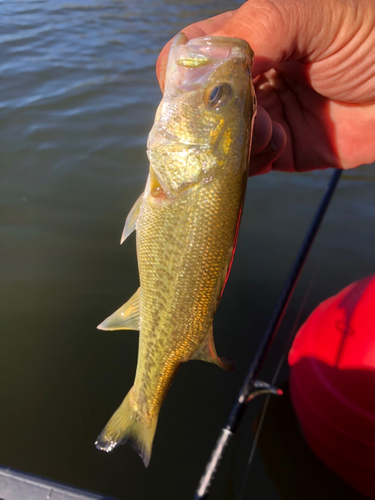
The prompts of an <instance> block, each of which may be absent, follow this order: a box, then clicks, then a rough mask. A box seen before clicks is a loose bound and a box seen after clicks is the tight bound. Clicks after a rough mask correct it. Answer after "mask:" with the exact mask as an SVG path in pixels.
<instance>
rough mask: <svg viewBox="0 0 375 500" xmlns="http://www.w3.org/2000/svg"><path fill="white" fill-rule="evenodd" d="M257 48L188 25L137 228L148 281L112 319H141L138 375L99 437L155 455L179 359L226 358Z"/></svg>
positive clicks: (154, 141) (176, 53)
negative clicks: (222, 324) (218, 344)
mask: <svg viewBox="0 0 375 500" xmlns="http://www.w3.org/2000/svg"><path fill="white" fill-rule="evenodd" d="M253 56H254V55H253V51H252V49H251V48H250V46H249V44H248V43H247V42H246V41H244V40H242V39H237V38H226V37H210V36H206V37H201V38H195V39H192V40H190V41H189V40H188V39H187V37H186V36H185V35H184V34H183V33H180V34H179V35H177V36H176V37H175V38H174V40H173V42H172V45H171V48H170V53H169V57H168V62H167V68H166V85H165V91H164V95H163V98H162V100H161V103H160V105H159V107H158V109H157V111H156V115H155V121H154V124H153V126H152V129H151V131H150V134H149V137H148V141H147V155H148V158H149V163H150V170H149V175H148V178H147V183H146V188H145V190H144V192H143V193H142V195H141V196H140V197H139V198H138V200H137V201H136V203H135V205H134V206H133V208H132V209H131V211H130V213H129V215H128V217H127V219H126V222H125V227H124V230H123V234H122V238H121V243H123V242H124V241H125V240H126V238H127V237H128V236H129V235H130V234H131V233H132V232H133V231H134V230H135V231H136V248H137V260H138V269H139V279H140V287H139V289H138V290H137V291H136V292H135V294H134V295H133V296H132V297H131V298H130V299H129V300H128V301H127V302H126V303H125V304H124V305H123V306H122V307H120V308H119V309H118V310H117V311H116V312H114V313H113V314H112V315H111V316H109V317H108V318H107V319H106V320H104V321H103V322H102V323H101V324H100V325H99V326H98V328H99V329H101V330H139V332H140V337H139V350H138V361H137V369H136V375H135V380H134V385H133V386H132V388H131V389H130V391H129V392H128V394H127V396H126V397H125V399H124V400H123V402H122V403H121V405H120V407H119V408H118V409H117V410H116V411H115V413H114V414H113V416H112V417H111V419H110V420H109V421H108V423H107V425H106V426H105V427H104V429H103V431H102V432H101V434H100V435H99V436H98V438H97V441H96V443H95V444H96V447H97V448H98V449H100V450H104V451H107V452H108V451H111V450H112V449H113V448H115V447H116V446H117V445H118V444H125V443H126V442H129V444H130V445H132V447H133V448H134V449H135V450H136V451H137V453H138V454H139V455H140V457H141V458H142V460H143V462H144V465H145V466H146V467H147V466H148V465H149V462H150V458H151V451H152V443H153V439H154V435H155V430H156V425H157V421H158V416H159V411H160V408H161V405H162V403H163V400H164V398H165V396H166V394H167V391H168V389H169V387H170V385H171V383H172V380H173V378H174V376H175V374H176V372H177V370H178V368H179V366H180V365H181V364H182V363H183V362H186V361H189V360H194V359H197V360H203V361H208V362H211V363H215V364H216V365H218V366H219V367H221V368H224V369H226V370H231V369H233V361H232V360H230V359H227V358H219V357H218V355H217V352H216V349H215V345H214V340H213V326H212V324H213V319H214V315H215V311H216V309H217V307H218V304H219V301H220V298H221V295H222V292H223V289H224V286H225V283H226V281H227V278H228V275H229V271H230V267H231V264H232V260H233V256H234V251H235V247H236V242H237V235H238V229H239V223H240V219H241V213H242V208H243V203H244V196H245V189H246V183H247V177H248V166H249V157H250V147H251V137H252V127H253V121H254V117H255V114H256V98H255V92H254V87H253V82H252V77H251V67H252V63H253Z"/></svg>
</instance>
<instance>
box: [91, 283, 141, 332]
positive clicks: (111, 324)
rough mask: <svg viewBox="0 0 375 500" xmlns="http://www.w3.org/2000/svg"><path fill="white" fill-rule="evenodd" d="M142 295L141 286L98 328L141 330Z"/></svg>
mask: <svg viewBox="0 0 375 500" xmlns="http://www.w3.org/2000/svg"><path fill="white" fill-rule="evenodd" d="M140 296H141V288H140V287H139V288H138V290H137V291H136V292H135V294H134V295H133V296H132V297H131V298H130V299H129V300H128V301H127V302H126V303H125V304H124V305H123V306H121V307H120V309H117V311H115V312H114V313H113V314H112V315H111V316H108V318H107V319H105V320H104V321H103V322H102V323H100V325H99V326H97V328H98V330H110V331H112V330H139V321H140V312H139V311H140Z"/></svg>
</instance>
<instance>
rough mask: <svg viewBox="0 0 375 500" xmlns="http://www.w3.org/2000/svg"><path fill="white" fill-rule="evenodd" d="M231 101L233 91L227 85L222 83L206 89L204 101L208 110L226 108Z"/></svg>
mask: <svg viewBox="0 0 375 500" xmlns="http://www.w3.org/2000/svg"><path fill="white" fill-rule="evenodd" d="M232 99H233V90H232V87H231V86H230V85H229V83H222V84H220V85H215V86H214V87H209V88H208V89H206V92H205V96H204V101H205V104H206V106H208V107H209V108H214V109H218V108H221V107H222V106H226V105H227V104H229V103H230V102H231V101H232Z"/></svg>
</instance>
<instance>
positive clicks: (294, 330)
mask: <svg viewBox="0 0 375 500" xmlns="http://www.w3.org/2000/svg"><path fill="white" fill-rule="evenodd" d="M321 261H322V258H320V259H319V260H318V263H317V265H316V266H315V271H314V274H313V276H312V278H311V280H310V283H309V286H308V288H307V291H306V293H305V296H304V298H303V301H302V304H301V307H300V308H299V311H298V313H297V316H296V319H295V320H294V323H293V326H292V329H291V331H290V334H289V337H288V340H287V342H286V345H285V349H284V351H283V353H282V355H281V357H280V361H279V363H278V365H277V368H276V370H275V373H274V375H273V377H272V381H271V385H272V386H274V385H276V382H277V379H278V377H279V374H280V371H281V368H282V366H283V364H284V363H285V359H286V357H287V355H288V352H289V349H290V348H291V346H292V343H293V340H294V337H295V336H296V333H297V328H298V325H299V322H300V318H301V316H302V312H303V310H304V308H305V305H306V302H307V299H308V298H309V296H310V293H311V290H312V286H313V284H314V282H315V278H316V275H317V273H318V269H319V267H320V264H321ZM270 399H271V394H268V395H267V397H266V400H265V402H264V405H263V407H262V411H261V414H260V417H259V422H258V426H257V430H256V432H255V436H254V440H253V444H252V446H251V450H250V454H249V459H248V461H247V466H246V471H245V475H244V479H243V481H242V485H241V490H240V494H239V496H238V500H242V498H243V495H244V493H245V488H246V484H247V481H248V477H249V474H250V468H251V465H252V463H253V459H254V455H255V451H256V448H257V446H258V441H259V437H260V433H261V431H262V427H263V423H264V420H265V417H266V412H267V409H268V405H269V402H270Z"/></svg>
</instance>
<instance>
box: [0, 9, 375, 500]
mask: <svg viewBox="0 0 375 500" xmlns="http://www.w3.org/2000/svg"><path fill="white" fill-rule="evenodd" d="M238 5H239V3H238V2H229V1H226V0H216V1H208V2H207V1H203V0H189V1H187V2H183V4H180V3H178V2H176V1H171V0H147V1H146V0H137V1H135V0H123V1H120V0H107V1H106V0H103V1H101V2H97V1H95V0H91V1H79V2H69V0H67V1H64V2H62V1H58V0H50V1H48V0H44V1H32V0H28V1H26V2H19V1H12V2H0V123H1V125H0V155H1V156H0V203H1V209H0V235H1V246H0V252H1V256H0V263H1V289H0V314H1V337H0V373H1V378H0V408H1V409H0V443H1V444H0V464H2V465H7V466H10V467H14V468H17V469H20V470H24V471H26V472H32V473H35V474H40V475H43V476H47V477H50V478H52V479H56V480H59V481H63V482H67V483H70V484H72V485H76V486H79V487H83V488H87V489H91V490H94V491H98V492H102V493H106V494H108V495H112V496H116V497H118V498H121V499H124V500H125V499H126V500H128V499H137V500H138V499H139V500H144V499H149V498H157V499H159V498H160V499H161V498H168V499H181V500H184V499H189V498H192V495H193V492H194V490H195V487H196V485H197V482H198V480H199V477H200V475H201V473H202V472H203V469H204V466H205V463H206V461H207V459H208V457H209V455H210V452H211V449H212V447H213V445H214V443H215V441H216V438H217V435H218V432H219V430H220V427H221V426H222V425H223V424H224V422H225V419H226V417H227V414H228V412H229V409H230V407H231V404H232V403H233V401H234V398H235V396H236V394H237V392H238V389H239V387H240V385H241V380H242V377H243V376H244V375H245V373H246V371H247V365H248V363H249V361H250V360H251V357H252V355H253V354H254V351H255V349H256V346H257V345H258V342H259V339H260V336H261V335H262V332H263V330H264V328H265V327H266V325H267V322H268V319H269V317H270V314H271V312H272V310H273V307H274V305H275V302H276V300H277V298H278V295H279V293H280V291H281V287H282V285H283V281H284V279H285V277H286V274H287V272H288V270H289V267H290V265H291V263H292V262H293V259H294V257H295V255H296V252H297V249H298V247H299V245H300V242H301V240H302V238H303V236H304V233H305V231H306V229H307V227H308V225H309V222H310V220H311V218H312V216H313V213H314V210H315V208H316V205H317V203H318V202H319V200H320V197H321V196H322V193H323V191H324V188H325V186H326V184H327V182H328V179H329V177H330V175H331V172H328V171H326V172H315V173H308V174H303V175H302V174H280V173H272V174H268V175H266V176H262V177H257V178H253V179H250V180H249V183H248V193H247V200H246V208H245V213H244V217H243V223H242V227H241V233H240V238H239V243H238V250H237V254H236V258H235V261H234V265H233V270H232V274H231V277H230V280H229V282H228V285H227V288H226V290H225V293H224V295H223V299H222V302H221V304H220V308H219V310H218V313H217V315H216V317H215V323H214V326H215V338H216V343H217V348H218V351H219V354H222V355H227V356H231V357H234V358H235V359H236V370H235V372H234V373H230V374H228V373H225V372H222V371H221V370H219V369H217V368H216V367H215V366H213V365H209V364H205V363H200V362H192V363H186V364H185V365H183V366H182V367H181V369H180V371H179V373H178V375H177V377H176V379H175V381H174V383H173V386H172V388H171V390H170V392H169V394H168V397H167V399H166V401H165V403H164V405H163V408H162V411H161V415H160V419H159V424H158V430H157V434H156V438H155V442H154V450H153V457H152V461H151V465H150V467H149V469H147V470H145V469H144V467H143V464H142V463H141V460H139V458H138V457H137V456H136V454H135V452H134V451H133V450H132V449H131V448H130V447H128V446H126V447H121V448H120V449H117V450H115V451H114V452H113V453H111V454H108V455H107V454H104V453H101V452H99V451H97V450H96V449H95V447H94V441H95V438H96V436H97V434H98V433H99V432H100V431H101V429H102V427H103V425H104V424H105V422H106V421H107V419H108V418H109V416H110V415H111V414H112V412H113V411H114V409H115V408H116V407H117V406H118V404H119V403H120V401H121V400H122V398H123V397H124V396H125V394H126V393H127V391H128V389H129V388H130V386H131V385H132V381H133V377H134V373H135V367H136V355H137V333H136V332H128V333H127V332H113V333H111V332H100V331H98V330H96V325H97V324H98V323H100V322H101V321H102V320H103V319H104V318H105V317H106V316H107V315H108V314H110V313H111V312H113V311H114V310H115V308H117V307H119V306H120V305H121V304H122V303H123V302H124V301H125V300H126V299H127V298H128V297H129V296H130V295H131V294H132V293H133V292H134V291H135V290H136V289H137V287H138V275H137V266H136V255H135V239H134V236H132V237H131V238H129V240H128V241H126V243H125V244H124V245H123V246H120V245H119V240H120V235H121V232H122V228H123V224H124V220H125V217H126V215H127V213H128V211H129V210H130V208H131V206H132V205H133V203H134V201H135V199H136V198H137V197H138V196H139V194H140V193H141V192H142V190H143V187H144V184H145V179H146V176H147V171H148V163H147V158H146V153H145V149H146V138H147V134H148V131H149V130H150V128H151V125H152V122H153V118H154V114H155V110H156V107H157V104H158V102H159V100H160V91H159V88H158V84H157V81H156V77H155V70H154V66H155V61H156V58H157V55H158V53H159V51H160V50H161V48H162V46H163V45H164V43H165V42H166V41H168V39H169V38H171V37H172V36H173V35H174V34H175V33H177V32H178V31H179V30H181V29H182V28H183V27H184V26H185V25H187V24H190V23H191V22H193V21H196V20H199V19H203V18H206V17H209V16H212V15H214V14H217V13H219V12H223V11H225V10H229V9H233V8H236V7H237V6H238ZM374 222H375V168H374V166H367V167H361V168H358V169H356V170H355V171H351V172H347V173H344V175H343V177H342V179H341V181H340V184H339V187H338V191H337V193H336V195H335V197H334V200H333V202H332V205H331V207H330V210H329V213H328V215H327V217H326V220H325V222H324V226H323V227H322V229H321V231H320V233H319V236H318V238H317V240H316V243H315V245H314V248H313V251H312V252H311V255H310V257H309V260H308V263H307V265H306V267H305V270H304V272H303V275H302V277H301V281H300V284H299V285H298V287H297V289H296V293H295V295H294V298H293V300H292V302H291V305H290V308H289V311H288V313H287V315H286V318H285V321H284V323H283V326H282V328H281V330H280V334H279V337H278V338H277V340H276V343H275V345H274V347H273V349H272V351H271V352H270V356H269V360H268V362H267V364H266V366H265V369H264V374H263V375H264V378H265V379H267V380H269V379H270V378H271V376H272V374H273V371H274V369H275V366H276V364H277V362H278V359H279V357H280V355H281V352H282V349H283V344H284V343H285V339H286V338H287V337H288V335H289V332H290V329H291V327H292V325H293V323H294V319H295V317H296V316H297V313H298V311H299V309H300V307H301V303H302V301H303V299H304V297H305V295H306V292H307V289H308V287H309V285H310V283H311V281H312V279H313V277H314V276H315V277H314V281H313V284H312V286H311V292H310V294H309V296H308V298H307V301H306V305H305V306H304V309H303V311H302V320H303V319H304V318H306V316H307V315H308V314H309V313H310V312H311V311H312V309H313V308H314V307H315V306H316V305H317V304H318V303H319V302H321V301H322V300H324V299H325V298H327V297H328V296H330V295H332V294H334V293H337V292H338V291H339V290H340V289H341V288H343V287H344V286H346V285H348V284H349V283H351V282H353V281H355V280H357V279H359V278H361V277H363V276H366V275H367V274H370V273H373V272H374V269H375V260H374V249H375V231H374ZM287 377H288V372H287V369H286V368H285V367H284V369H283V371H282V373H281V376H280V379H279V381H280V383H282V382H283V381H285V380H286V379H287ZM260 406H261V401H255V402H254V403H252V405H251V406H250V407H249V409H248V413H247V414H246V416H245V418H244V421H243V422H242V425H241V427H240V429H239V432H238V435H237V436H236V438H235V440H234V443H233V444H232V445H231V448H230V450H229V453H228V456H227V458H226V460H225V462H224V465H223V467H222V469H221V470H220V473H219V476H218V481H217V483H215V486H214V489H213V495H212V498H214V499H218V500H224V499H225V500H228V499H236V498H238V492H239V490H240V488H241V484H242V481H243V476H244V473H245V469H246V462H247V458H248V454H249V451H250V446H251V442H252V437H253V421H254V419H255V417H256V415H257V413H258V412H259V409H260ZM277 445H278V443H277V442H275V446H276V447H277ZM268 474H269V468H268V466H267V464H264V463H263V460H262V458H261V455H260V454H259V453H257V454H256V456H255V461H254V464H253V466H252V468H251V469H250V474H249V479H248V482H247V484H246V487H245V494H244V498H254V499H257V500H263V499H264V500H274V499H279V498H281V497H280V496H279V493H278V491H277V487H276V485H275V483H274V482H273V481H272V480H271V478H270V477H269V475H268ZM276 475H277V474H276ZM273 476H274V475H273ZM273 478H274V477H273ZM291 480H292V479H291ZM315 481H319V478H316V479H315ZM327 481H328V482H329V481H330V480H327ZM306 488H307V489H306V491H308V485H306ZM323 490H324V489H323ZM347 495H348V496H347V497H345V494H342V495H341V497H340V498H344V497H345V498H359V497H358V496H356V495H355V494H354V493H353V492H351V491H349V489H348V490H347ZM0 496H1V495H0ZM298 498H308V497H307V496H306V497H305V496H300V497H298ZM324 498H326V497H325V496H324V494H322V496H320V497H319V500H322V499H324ZM327 498H333V497H332V496H329V497H328V496H327Z"/></svg>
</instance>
